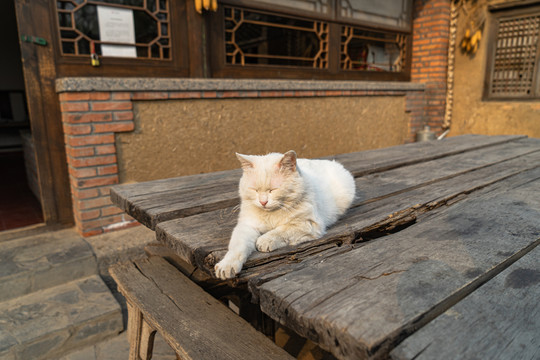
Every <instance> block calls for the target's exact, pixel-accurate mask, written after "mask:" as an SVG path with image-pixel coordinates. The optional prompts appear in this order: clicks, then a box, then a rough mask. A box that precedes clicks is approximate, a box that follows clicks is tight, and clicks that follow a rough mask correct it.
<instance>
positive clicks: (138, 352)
mask: <svg viewBox="0 0 540 360" xmlns="http://www.w3.org/2000/svg"><path fill="white" fill-rule="evenodd" d="M127 307H128V329H127V334H128V339H129V360H150V359H151V358H152V352H153V350H154V337H155V335H156V330H155V329H154V328H153V327H152V326H151V325H150V324H148V322H147V321H146V320H145V319H144V318H143V315H142V313H141V312H140V311H139V309H138V308H137V307H136V306H134V305H132V304H130V303H129V302H128V304H127Z"/></svg>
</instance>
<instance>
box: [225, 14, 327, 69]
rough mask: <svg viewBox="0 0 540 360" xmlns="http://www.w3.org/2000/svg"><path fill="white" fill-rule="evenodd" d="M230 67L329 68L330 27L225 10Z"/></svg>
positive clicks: (310, 22) (296, 19) (227, 52)
mask: <svg viewBox="0 0 540 360" xmlns="http://www.w3.org/2000/svg"><path fill="white" fill-rule="evenodd" d="M224 11H225V55H226V63H227V64H230V65H280V66H300V67H311V68H317V69H326V68H327V67H328V23H326V22H321V21H313V20H304V19H300V18H293V17H288V16H282V15H274V14H271V13H266V12H259V11H252V10H246V9H239V8H234V7H229V6H226V7H225V8H224Z"/></svg>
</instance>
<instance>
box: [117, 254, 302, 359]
mask: <svg viewBox="0 0 540 360" xmlns="http://www.w3.org/2000/svg"><path fill="white" fill-rule="evenodd" d="M110 273H111V275H112V276H113V278H114V279H115V281H116V282H117V284H118V289H119V291H120V292H121V293H122V294H123V295H124V297H125V298H126V300H127V304H128V338H129V342H130V355H129V358H130V360H139V359H143V360H146V359H150V358H151V357H152V348H153V341H154V336H155V334H156V332H159V333H160V334H161V335H162V336H163V338H164V339H165V341H167V343H168V344H169V345H170V346H171V347H172V348H173V350H174V351H175V352H176V355H177V357H178V358H179V359H195V360H204V359H234V360H237V359H292V357H291V356H290V355H289V354H288V353H287V352H286V351H285V350H283V349H281V348H280V347H278V346H277V345H276V344H274V343H273V342H272V341H271V340H269V339H268V338H267V337H266V336H264V335H263V334H262V333H260V332H258V331H257V330H255V329H254V328H253V327H251V326H250V325H249V324H248V323H247V322H246V321H245V320H243V319H242V318H241V317H239V316H238V315H236V314H235V313H234V312H233V311H231V310H230V309H229V308H227V307H226V306H225V305H223V304H222V303H221V302H219V301H218V300H217V299H215V298H213V297H212V296H211V295H209V294H208V293H206V292H205V291H204V290H202V289H201V288H200V287H199V286H197V285H196V284H195V283H193V282H192V281H191V280H189V279H188V278H187V277H186V276H184V275H183V274H182V273H181V272H180V271H178V270H177V269H176V268H175V267H174V266H172V265H171V264H169V263H168V262H167V261H166V260H164V259H163V258H161V257H157V256H153V257H149V258H147V259H143V260H138V261H135V262H128V263H124V264H118V265H115V266H113V267H111V268H110Z"/></svg>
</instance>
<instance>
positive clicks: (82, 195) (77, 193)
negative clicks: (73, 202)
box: [71, 188, 100, 200]
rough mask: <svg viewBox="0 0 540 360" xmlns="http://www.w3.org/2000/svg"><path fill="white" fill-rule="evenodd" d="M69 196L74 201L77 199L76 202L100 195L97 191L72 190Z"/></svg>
mask: <svg viewBox="0 0 540 360" xmlns="http://www.w3.org/2000/svg"><path fill="white" fill-rule="evenodd" d="M71 194H72V195H73V197H74V198H75V199H78V200H83V199H90V198H95V197H98V196H99V195H100V193H99V190H98V189H76V188H72V190H71Z"/></svg>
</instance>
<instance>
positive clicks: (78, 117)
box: [62, 113, 112, 124]
mask: <svg viewBox="0 0 540 360" xmlns="http://www.w3.org/2000/svg"><path fill="white" fill-rule="evenodd" d="M111 120H112V114H111V113H84V114H62V121H63V122H66V123H70V124H80V123H92V122H104V121H111Z"/></svg>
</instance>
